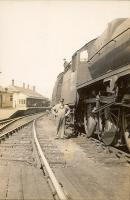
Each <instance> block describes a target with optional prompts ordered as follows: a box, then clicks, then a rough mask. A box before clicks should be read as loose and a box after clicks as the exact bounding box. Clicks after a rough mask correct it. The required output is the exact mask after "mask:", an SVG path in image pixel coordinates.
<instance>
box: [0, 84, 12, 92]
mask: <svg viewBox="0 0 130 200" xmlns="http://www.w3.org/2000/svg"><path fill="white" fill-rule="evenodd" d="M0 92H2V93H11V91H8V88H5V87H3V86H1V85H0Z"/></svg>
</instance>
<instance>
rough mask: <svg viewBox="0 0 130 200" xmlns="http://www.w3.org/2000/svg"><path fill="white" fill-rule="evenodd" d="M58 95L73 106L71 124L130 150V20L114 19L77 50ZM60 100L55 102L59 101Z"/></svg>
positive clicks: (109, 143)
mask: <svg viewBox="0 0 130 200" xmlns="http://www.w3.org/2000/svg"><path fill="white" fill-rule="evenodd" d="M58 80H59V79H57V85H55V94H54V92H53V98H52V103H53V99H54V96H55V97H56V96H57V92H56V91H59V89H58V86H59V85H60V97H62V98H64V99H65V103H66V104H68V105H69V106H70V107H71V110H72V112H71V119H70V126H72V125H73V127H74V129H75V131H76V130H79V129H82V130H84V131H85V133H86V136H87V137H91V136H93V135H94V134H95V135H97V136H98V138H99V139H100V140H102V141H103V142H104V143H105V144H106V145H116V146H120V145H127V147H128V149H129V150H130V19H129V18H119V19H115V20H113V21H112V22H110V23H109V24H108V26H107V28H106V30H105V31H104V32H103V33H102V34H101V35H100V36H99V37H98V38H96V39H93V40H92V41H90V42H88V43H87V44H85V45H84V46H83V47H82V48H81V49H79V50H78V51H76V52H75V54H74V55H73V56H72V60H71V62H70V63H69V65H68V66H67V67H66V69H65V70H64V72H63V73H62V79H60V84H58ZM56 103H58V102H55V103H54V104H56Z"/></svg>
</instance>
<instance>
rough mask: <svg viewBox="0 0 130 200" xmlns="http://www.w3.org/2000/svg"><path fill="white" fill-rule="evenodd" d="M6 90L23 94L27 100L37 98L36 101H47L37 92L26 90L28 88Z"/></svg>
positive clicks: (9, 87)
mask: <svg viewBox="0 0 130 200" xmlns="http://www.w3.org/2000/svg"><path fill="white" fill-rule="evenodd" d="M8 90H9V91H11V92H18V93H23V94H24V95H26V96H27V97H28V98H37V99H47V98H46V97H44V96H43V95H41V94H39V93H38V92H36V91H34V90H31V89H28V88H23V87H18V86H15V85H14V86H13V85H11V86H8Z"/></svg>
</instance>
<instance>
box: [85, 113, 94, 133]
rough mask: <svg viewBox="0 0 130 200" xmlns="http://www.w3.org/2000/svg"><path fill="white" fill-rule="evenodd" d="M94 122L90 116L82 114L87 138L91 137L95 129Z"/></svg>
mask: <svg viewBox="0 0 130 200" xmlns="http://www.w3.org/2000/svg"><path fill="white" fill-rule="evenodd" d="M96 124H97V122H96V120H95V118H94V117H93V116H92V115H89V116H88V115H87V113H86V112H84V129H85V133H86V136H87V137H91V136H92V135H93V134H94V130H95V127H96Z"/></svg>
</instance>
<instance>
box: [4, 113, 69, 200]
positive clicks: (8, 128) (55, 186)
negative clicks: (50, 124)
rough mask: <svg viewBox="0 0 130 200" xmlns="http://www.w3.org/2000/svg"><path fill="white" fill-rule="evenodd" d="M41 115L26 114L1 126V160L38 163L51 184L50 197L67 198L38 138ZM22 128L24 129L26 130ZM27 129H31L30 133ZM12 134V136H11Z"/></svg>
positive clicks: (5, 161)
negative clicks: (37, 127) (38, 122)
mask: <svg viewBox="0 0 130 200" xmlns="http://www.w3.org/2000/svg"><path fill="white" fill-rule="evenodd" d="M41 116H43V114H37V115H35V116H34V115H33V116H26V117H22V118H19V119H15V120H11V121H10V120H8V121H6V122H5V123H4V125H3V126H2V127H1V129H2V131H1V134H0V160H1V163H3V164H5V165H7V163H11V162H13V163H15V164H16V165H18V163H24V164H25V163H26V165H31V166H35V165H37V166H38V167H39V168H41V169H42V171H43V176H44V177H45V178H46V180H47V183H48V185H49V186H48V187H49V189H50V191H51V192H50V193H51V194H52V197H51V196H50V199H52V198H54V199H61V200H67V197H66V195H65V194H64V192H63V190H62V187H61V185H60V184H59V182H58V181H57V179H56V177H55V175H54V173H53V171H52V169H51V167H50V166H49V164H48V161H47V159H46V158H45V156H44V153H43V151H42V150H41V147H40V144H39V141H38V139H37V134H36V129H35V120H36V119H38V118H40V117H41ZM31 122H33V130H32V131H30V128H31V126H32V123H31ZM23 127H24V128H23ZM22 128H23V129H22ZM22 130H24V132H23V131H22ZM27 131H29V133H28V132H27ZM10 135H12V136H11V137H9V136H10ZM32 138H33V139H32ZM32 151H33V156H32ZM39 156H40V159H39ZM16 176H17V175H16ZM15 184H16V183H15ZM10 187H11V186H10ZM24 190H25V189H24ZM46 190H47V189H46ZM42 193H43V192H42ZM20 195H21V194H20ZM6 196H8V198H10V193H9V192H8V194H6ZM24 196H26V194H24V193H23V194H22V196H20V199H21V198H22V199H24ZM0 197H1V193H0ZM32 197H33V195H32ZM32 197H31V198H32ZM0 199H1V198H0ZM36 199H37V197H36ZM47 199H48V197H47Z"/></svg>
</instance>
